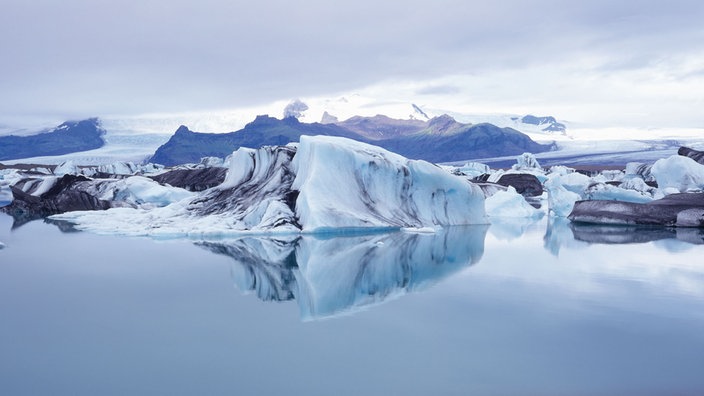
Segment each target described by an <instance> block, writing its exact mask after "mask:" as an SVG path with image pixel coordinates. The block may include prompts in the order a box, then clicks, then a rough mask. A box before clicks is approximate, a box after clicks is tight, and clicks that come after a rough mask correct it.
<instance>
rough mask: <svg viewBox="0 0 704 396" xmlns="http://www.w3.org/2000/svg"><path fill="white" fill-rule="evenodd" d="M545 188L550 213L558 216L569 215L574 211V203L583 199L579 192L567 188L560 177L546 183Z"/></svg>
mask: <svg viewBox="0 0 704 396" xmlns="http://www.w3.org/2000/svg"><path fill="white" fill-rule="evenodd" d="M545 188H546V190H547V192H548V208H549V210H550V213H552V214H553V215H555V216H557V217H567V216H568V215H569V214H570V212H572V208H573V207H574V203H575V202H577V201H579V200H581V199H582V197H581V196H580V195H579V194H578V193H576V192H574V191H570V190H568V189H567V188H565V186H564V185H563V184H561V183H560V179H550V180H549V181H548V182H546V183H545Z"/></svg>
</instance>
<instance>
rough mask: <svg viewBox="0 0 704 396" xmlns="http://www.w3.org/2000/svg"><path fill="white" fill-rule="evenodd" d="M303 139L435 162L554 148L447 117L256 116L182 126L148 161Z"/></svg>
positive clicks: (176, 160) (173, 161)
mask: <svg viewBox="0 0 704 396" xmlns="http://www.w3.org/2000/svg"><path fill="white" fill-rule="evenodd" d="M301 135H328V136H342V137H347V138H351V139H355V140H358V141H362V142H367V143H371V144H374V145H376V146H379V147H383V148H385V149H387V150H390V151H393V152H395V153H398V154H401V155H403V156H405V157H408V158H411V159H423V160H426V161H431V162H450V161H464V160H469V159H477V158H488V157H500V156H510V155H518V154H522V153H524V152H532V153H539V152H543V151H549V150H551V149H552V148H553V146H552V145H543V144H538V143H536V142H534V141H533V140H531V139H530V138H529V137H528V136H527V135H525V134H523V133H521V132H519V131H516V130H515V129H511V128H499V127H497V126H495V125H492V124H477V125H471V124H463V123H460V122H457V121H456V120H455V119H453V118H452V117H450V116H448V115H443V116H440V117H435V118H433V119H431V120H429V121H419V120H394V119H391V118H389V117H386V116H382V115H377V116H374V117H352V118H350V119H348V120H346V121H343V122H340V123H337V124H319V123H312V124H307V123H301V122H299V121H298V120H297V119H295V118H285V119H283V120H279V119H276V118H272V117H269V116H258V117H257V118H256V119H255V120H254V121H253V122H252V123H250V124H247V126H245V127H244V129H242V130H240V131H237V132H231V133H223V134H212V133H196V132H191V131H190V130H188V128H186V127H184V126H182V127H180V128H179V129H178V130H177V131H176V133H175V134H174V135H173V136H172V137H171V139H170V140H169V141H168V142H167V143H166V144H164V145H163V146H161V147H159V149H157V151H156V152H155V153H154V156H153V157H152V158H151V160H150V161H151V162H153V163H158V164H162V165H166V166H173V165H178V164H183V163H188V162H190V163H193V162H198V161H199V160H200V159H201V158H202V157H207V156H216V157H226V156H227V155H230V154H231V153H232V152H233V151H234V150H236V149H238V148H239V147H250V148H259V147H261V146H267V145H284V144H287V143H290V142H296V141H298V140H299V139H300V136H301Z"/></svg>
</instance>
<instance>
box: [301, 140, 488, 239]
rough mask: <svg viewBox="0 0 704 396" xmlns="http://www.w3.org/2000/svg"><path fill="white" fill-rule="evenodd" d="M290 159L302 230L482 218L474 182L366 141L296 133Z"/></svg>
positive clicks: (439, 223) (419, 224)
mask: <svg viewBox="0 0 704 396" xmlns="http://www.w3.org/2000/svg"><path fill="white" fill-rule="evenodd" d="M292 165H293V167H294V169H295V172H296V179H295V181H294V183H293V185H292V189H294V190H296V191H299V192H300V193H299V195H298V199H297V200H296V214H297V215H298V218H299V221H300V224H301V226H302V229H303V231H309V232H314V231H321V230H325V229H330V228H370V227H371V228H403V227H415V228H420V227H425V226H444V225H463V224H476V223H486V220H485V219H484V204H483V202H484V194H483V193H482V191H481V189H480V188H479V187H478V186H476V185H474V184H472V183H470V182H468V181H467V180H465V179H464V178H461V177H457V176H454V175H451V174H448V173H447V172H446V171H444V170H443V169H442V168H440V167H438V166H436V165H434V164H431V163H429V162H425V161H414V160H408V159H406V158H404V157H402V156H400V155H398V154H394V153H392V152H390V151H386V150H383V149H380V148H377V147H374V146H371V145H369V144H365V143H360V142H356V141H353V140H349V139H345V138H339V137H330V136H316V137H310V136H301V142H300V145H299V147H298V153H297V154H296V156H295V157H294V159H293V163H292Z"/></svg>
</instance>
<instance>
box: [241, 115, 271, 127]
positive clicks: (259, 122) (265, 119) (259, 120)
mask: <svg viewBox="0 0 704 396" xmlns="http://www.w3.org/2000/svg"><path fill="white" fill-rule="evenodd" d="M278 122H280V120H279V119H278V118H274V117H269V114H260V115H258V116H256V117H255V118H254V121H252V122H250V123H249V124H247V125H245V127H244V128H245V129H247V128H252V127H257V126H265V125H273V124H276V123H278Z"/></svg>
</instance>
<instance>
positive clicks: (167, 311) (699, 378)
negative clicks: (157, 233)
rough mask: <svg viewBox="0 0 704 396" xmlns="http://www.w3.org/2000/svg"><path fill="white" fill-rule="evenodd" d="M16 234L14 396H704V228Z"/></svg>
mask: <svg viewBox="0 0 704 396" xmlns="http://www.w3.org/2000/svg"><path fill="white" fill-rule="evenodd" d="M548 223H550V224H548ZM12 224H13V222H12V218H11V217H9V216H6V215H0V242H1V243H2V244H4V247H2V248H1V249H0V318H1V322H0V394H2V395H249V394H251V395H270V394H271V395H273V394H277V395H282V394H290V395H299V394H300V395H396V394H398V395H401V394H402V395H467V394H480V395H482V394H492V395H516V394H530V395H545V394H547V395H624V394H649V395H650V394H684V395H689V394H692V395H694V394H704V374H703V373H704V259H703V258H704V244H702V243H704V235H703V231H704V230H697V229H691V230H684V229H683V230H677V231H674V230H664V229H634V228H620V227H584V226H582V227H572V226H570V224H569V223H566V222H562V221H552V220H550V221H548V219H546V218H544V219H542V220H540V221H537V222H533V223H531V222H520V221H519V222H512V223H506V224H493V225H491V226H474V227H454V228H449V229H447V230H444V231H442V232H439V233H436V234H411V233H401V232H397V233H388V234H371V235H346V236H341V237H333V236H326V237H312V236H305V237H295V236H289V237H277V238H252V237H250V238H241V239H223V240H210V241H195V240H168V241H157V240H152V239H147V238H126V237H119V236H101V235H94V234H90V233H84V232H64V231H61V229H64V230H66V227H63V226H62V227H61V229H60V227H58V226H57V225H54V224H48V223H45V222H43V221H33V222H30V223H27V224H24V225H22V226H20V227H17V228H15V229H11V228H12ZM2 244H0V247H1V246H3V245H2Z"/></svg>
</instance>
